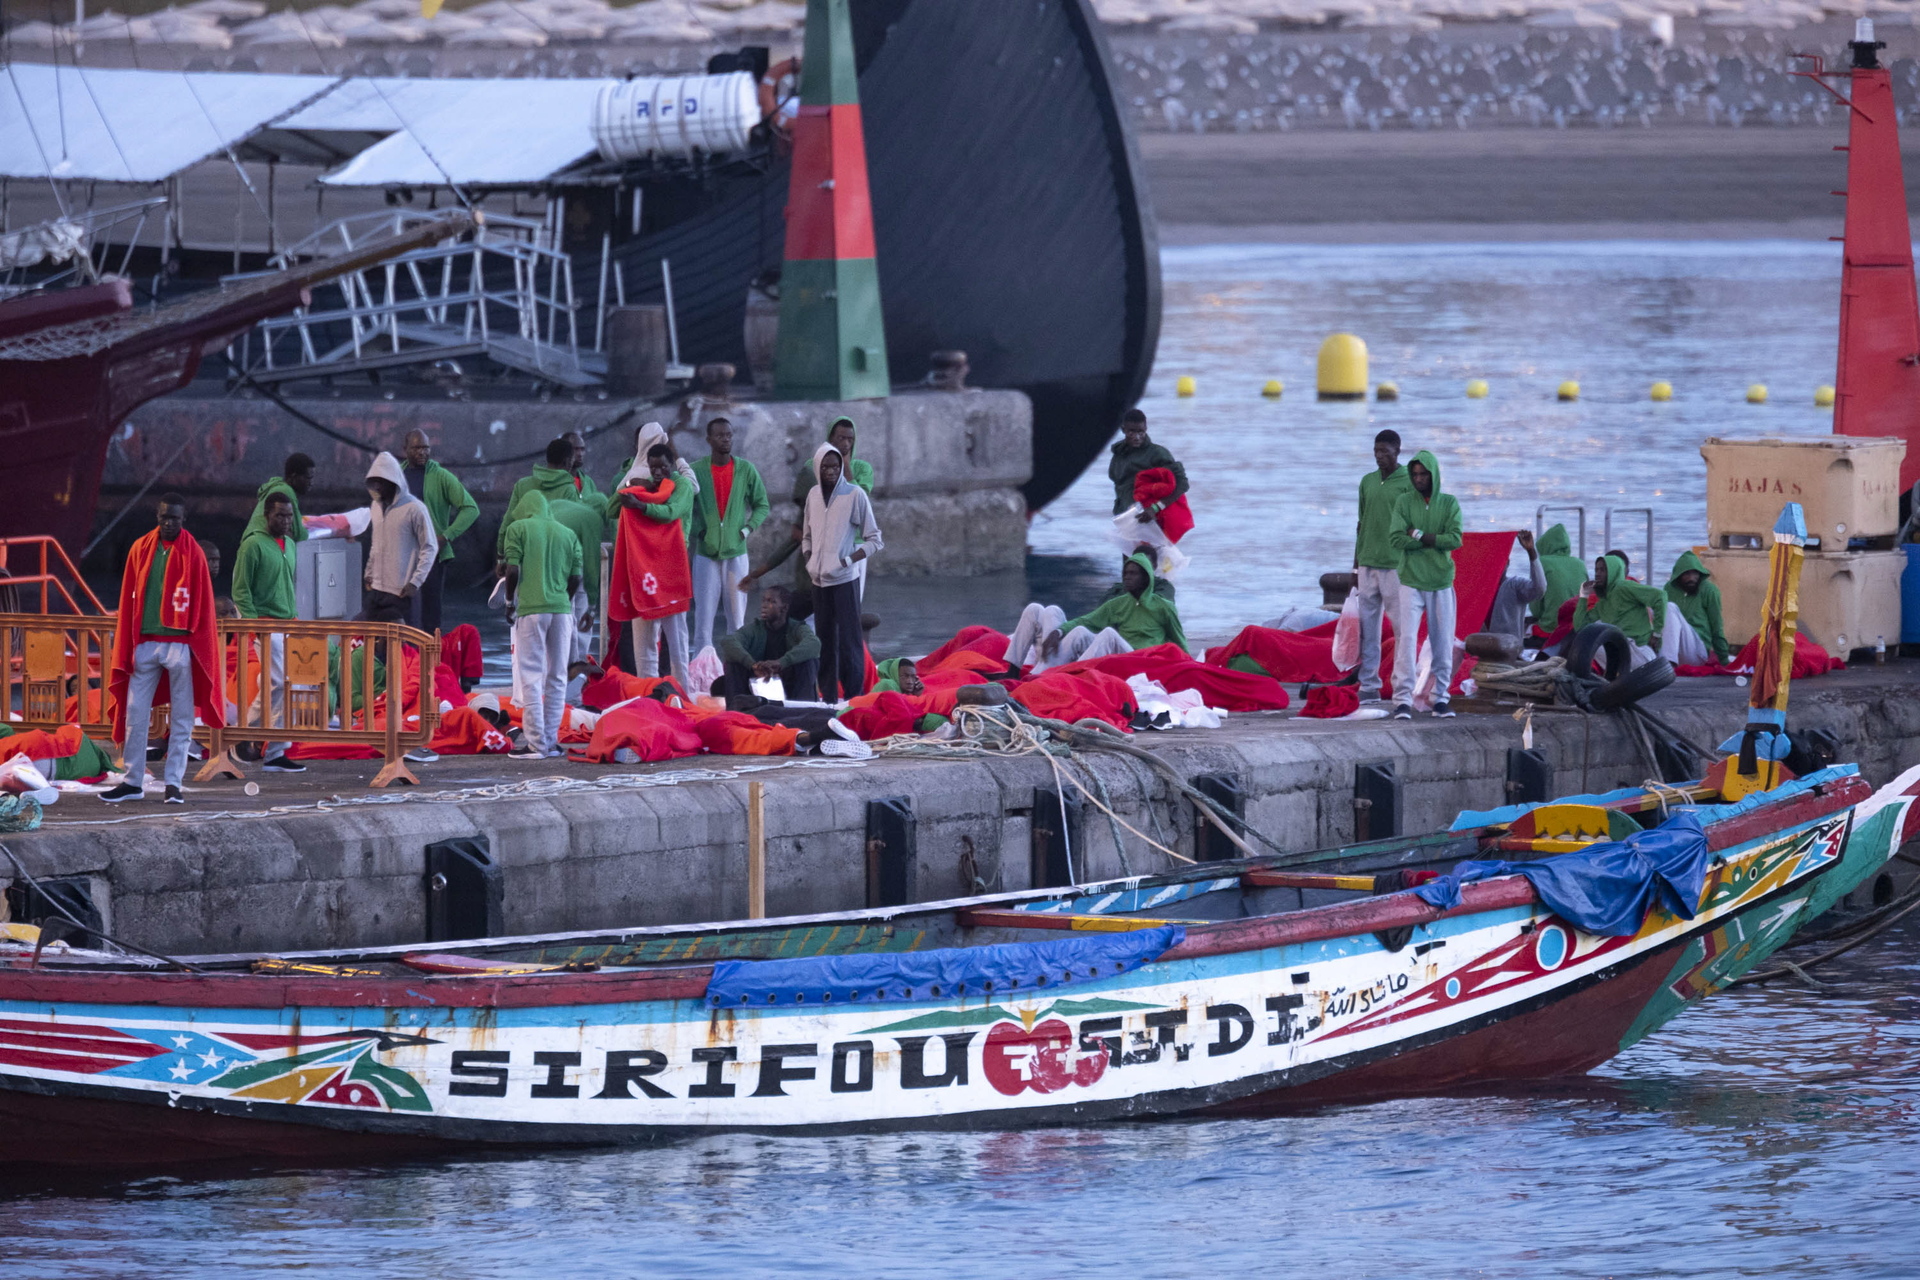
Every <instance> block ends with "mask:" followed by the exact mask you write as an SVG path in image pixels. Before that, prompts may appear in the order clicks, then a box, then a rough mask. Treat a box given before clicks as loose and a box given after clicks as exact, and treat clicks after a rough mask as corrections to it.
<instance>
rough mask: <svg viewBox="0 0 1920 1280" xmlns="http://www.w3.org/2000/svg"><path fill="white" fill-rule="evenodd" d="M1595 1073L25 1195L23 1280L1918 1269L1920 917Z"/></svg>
mask: <svg viewBox="0 0 1920 1280" xmlns="http://www.w3.org/2000/svg"><path fill="white" fill-rule="evenodd" d="M1818 972H1819V975H1820V977H1821V979H1822V980H1823V981H1824V982H1826V983H1829V984H1831V985H1832V986H1833V987H1834V988H1835V990H1834V991H1832V992H1822V993H1816V992H1813V991H1809V990H1806V989H1802V988H1796V987H1793V986H1765V987H1761V988H1757V989H1756V988H1747V989H1744V990H1740V991H1735V992H1730V993H1726V994H1723V995H1721V996H1717V997H1714V998H1713V999H1710V1000H1708V1001H1707V1002H1706V1003H1705V1004H1704V1005H1701V1006H1699V1007H1698V1008H1696V1009H1694V1010H1693V1011H1691V1012H1689V1013H1687V1014H1686V1015H1684V1016H1682V1017H1681V1018H1680V1019H1679V1020H1678V1021H1677V1022H1675V1023H1674V1024H1673V1025H1671V1026H1670V1027H1669V1028H1668V1029H1667V1030H1666V1031H1665V1032H1663V1033H1662V1034H1660V1035H1658V1036H1656V1037H1654V1038H1653V1039H1652V1040H1650V1041H1647V1042H1645V1043H1643V1044H1641V1045H1640V1046H1638V1047H1636V1048H1634V1049H1632V1050H1630V1051H1629V1052H1628V1053H1626V1054H1624V1055H1623V1056H1621V1057H1620V1058H1618V1059H1616V1060H1615V1061H1614V1062H1613V1063H1611V1064H1609V1065H1608V1066H1607V1067H1605V1068H1603V1069H1601V1070H1600V1071H1597V1072H1595V1073H1594V1074H1593V1075H1591V1076H1589V1077H1586V1078H1584V1079H1580V1080H1571V1081H1561V1082H1555V1083H1553V1084H1549V1085H1543V1086H1537V1087H1533V1088H1528V1089H1510V1090H1506V1091H1502V1092H1499V1093H1493V1094H1486V1095H1479V1096H1471V1097H1441V1098H1419V1099H1407V1100H1402V1101H1394V1102H1384V1103H1376V1104H1374V1105H1371V1106H1363V1107H1342V1108H1337V1109H1329V1110H1325V1111H1321V1112H1317V1113H1313V1114H1307V1115H1295V1116H1287V1117H1281V1118H1273V1119H1263V1120H1232V1121H1192V1122H1181V1123H1153V1124H1132V1125H1120V1126H1107V1127H1100V1128H1089V1129H1052V1130H1037V1131H1026V1132H1014V1133H988V1134H895V1135H885V1136H876V1137H840V1138H826V1139H818V1138H801V1139H795V1138H764V1137H745V1136H731V1137H718V1138H705V1139H697V1140H693V1141H689V1142H686V1143H683V1144H680V1145H677V1146H671V1147H667V1148H663V1149H654V1150H634V1151H590V1152H574V1153H560V1154H552V1155H544V1156H526V1157H517V1158H495V1159H466V1160H445V1161H437V1162H431V1163H405V1164H388V1165H381V1166H370V1167H361V1168H342V1169H331V1170H327V1171H323V1172H317V1173H312V1172H310V1173H277V1172H272V1171H259V1172H247V1173H233V1172H228V1171H221V1172H219V1173H215V1174H202V1175H199V1176H197V1177H192V1178H182V1177H150V1178H140V1179H134V1180H130V1181H122V1182H111V1183H91V1184H74V1183H70V1182H69V1183H59V1182H47V1181H44V1180H29V1181H25V1182H22V1181H20V1180H18V1179H15V1180H13V1181H12V1182H11V1183H10V1184H9V1185H8V1187H7V1193H8V1198H7V1200H6V1201H5V1202H4V1203H0V1233H4V1238H5V1240H6V1261H7V1266H6V1271H7V1274H9V1275H17V1276H23V1277H36V1278H38V1277H48V1278H53V1277H73V1278H75V1280H78V1278H81V1277H86V1278H94V1277H116V1278H117V1277H128V1276H172V1277H189V1276H192V1277H197V1276H208V1277H212V1276H241V1275H256V1274H262V1273H266V1272H277V1271H297V1272H298V1273H299V1274H301V1275H303V1276H315V1277H335V1276H338V1277H356V1278H357V1277H369V1276H379V1277H387V1276H423V1277H449V1278H459V1280H469V1278H471V1280H491V1278H492V1277H502V1278H504V1277H528V1276H551V1277H571V1276H642V1275H649V1276H650V1275H659V1276H758V1275H823V1276H856V1275H857V1276H866V1275H873V1276H889V1277H891V1276H902V1277H917V1276H973V1275H985V1276H1035V1275H1046V1276H1111V1275H1135V1276H1196V1277H1201V1276H1204V1277H1213V1276H1264V1275H1278V1276H1306V1277H1312V1278H1313V1280H1334V1278H1336V1277H1349V1276H1353V1277H1375V1276H1380V1277H1427V1276H1432V1277H1461V1276H1488V1277H1578V1278H1582V1280H1584V1278H1586V1277H1645V1276H1687V1277H1694V1276H1698V1277H1722V1276H1729V1277H1733V1276H1765V1277H1801V1276H1821V1277H1887V1278H1888V1280H1896V1278H1897V1280H1909V1278H1910V1277H1912V1276H1915V1275H1917V1274H1920V1167H1917V1166H1920V928H1907V929H1906V930H1905V931H1904V932H1901V931H1898V930H1896V931H1895V932H1893V933H1889V934H1887V935H1883V937H1882V938H1880V939H1877V940H1875V941H1874V942H1871V943H1868V944H1867V945H1865V946H1863V947H1861V948H1859V949H1857V950H1856V951H1854V952H1853V953H1851V954H1850V955H1848V956H1845V957H1843V958H1842V959H1840V960H1837V961H1835V962H1833V963H1832V964H1830V965H1828V966H1825V967H1823V968H1821V969H1820V970H1819V971H1818Z"/></svg>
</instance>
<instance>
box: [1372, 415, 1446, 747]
mask: <svg viewBox="0 0 1920 1280" xmlns="http://www.w3.org/2000/svg"><path fill="white" fill-rule="evenodd" d="M1407 483H1408V484H1409V485H1411V486H1412V488H1411V489H1410V490H1409V491H1408V492H1406V493H1403V494H1401V495H1400V496H1399V498H1397V499H1395V501H1394V504H1393V523H1392V526H1391V527H1390V528H1389V529H1388V531H1387V542H1388V545H1390V546H1391V547H1392V548H1393V549H1394V550H1395V551H1398V552H1399V553H1400V585H1401V587H1402V588H1403V589H1404V591H1405V595H1406V600H1407V629H1406V630H1405V631H1399V632H1396V633H1395V638H1394V645H1393V717H1394V719H1396V720H1411V719H1412V718H1413V692H1414V689H1413V678H1414V671H1415V668H1416V666H1417V664H1418V661H1419V653H1418V646H1416V645H1414V644H1413V643H1412V639H1413V636H1414V634H1415V633H1416V630H1417V629H1418V627H1419V625H1420V623H1419V618H1420V615H1421V614H1425V615H1426V619H1427V639H1428V642H1429V643H1428V646H1427V647H1428V648H1429V649H1430V650H1431V651H1432V653H1433V690H1434V693H1433V714H1434V715H1435V716H1436V717H1437V718H1439V719H1442V720H1444V719H1447V718H1449V717H1451V716H1452V715H1453V707H1452V706H1451V705H1449V703H1448V701H1447V694H1448V691H1449V690H1451V689H1452V687H1453V640H1454V636H1453V623H1454V614H1455V610H1456V605H1455V602H1454V597H1453V553H1454V552H1455V551H1457V550H1459V549H1460V543H1461V542H1462V541H1463V537H1462V528H1461V520H1460V503H1459V501H1458V499H1456V498H1455V497H1454V496H1453V495H1452V494H1450V493H1447V492H1445V491H1443V490H1442V489H1441V486H1440V461H1439V459H1437V458H1435V457H1434V456H1433V453H1432V452H1431V451H1430V450H1427V449H1422V450H1421V451H1420V452H1418V453H1416V454H1414V455H1413V461H1412V462H1410V463H1408V464H1407Z"/></svg>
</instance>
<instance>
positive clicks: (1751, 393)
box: [1747, 382, 1767, 404]
mask: <svg viewBox="0 0 1920 1280" xmlns="http://www.w3.org/2000/svg"><path fill="white" fill-rule="evenodd" d="M1766 402H1767V384H1766V383H1764V382H1756V383H1754V384H1753V385H1752V386H1750V387H1748V388H1747V403H1748V404H1765V403H1766Z"/></svg>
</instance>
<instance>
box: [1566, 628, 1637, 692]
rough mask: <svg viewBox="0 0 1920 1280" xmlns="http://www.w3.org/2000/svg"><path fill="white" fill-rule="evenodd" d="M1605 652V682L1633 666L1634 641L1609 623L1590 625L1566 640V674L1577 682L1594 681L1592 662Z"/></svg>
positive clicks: (1617, 676)
mask: <svg viewBox="0 0 1920 1280" xmlns="http://www.w3.org/2000/svg"><path fill="white" fill-rule="evenodd" d="M1602 652H1604V653H1605V654H1606V657H1607V663H1606V673H1607V674H1606V679H1608V680H1609V681H1613V680H1618V679H1620V678H1621V677H1622V676H1625V675H1626V674H1627V668H1629V667H1631V666H1632V665H1633V642H1632V641H1631V640H1629V639H1627V633H1626V632H1624V631H1622V630H1621V629H1620V628H1618V627H1616V626H1614V625H1613V624H1612V623H1610V622H1589V623H1588V624H1587V625H1586V626H1584V627H1582V628H1580V630H1578V631H1576V632H1575V633H1574V635H1573V639H1571V640H1569V641H1567V674H1568V675H1570V676H1574V677H1575V678H1577V679H1585V680H1591V679H1594V674H1593V660H1594V659H1595V658H1596V657H1599V656H1600V654H1601V653H1602Z"/></svg>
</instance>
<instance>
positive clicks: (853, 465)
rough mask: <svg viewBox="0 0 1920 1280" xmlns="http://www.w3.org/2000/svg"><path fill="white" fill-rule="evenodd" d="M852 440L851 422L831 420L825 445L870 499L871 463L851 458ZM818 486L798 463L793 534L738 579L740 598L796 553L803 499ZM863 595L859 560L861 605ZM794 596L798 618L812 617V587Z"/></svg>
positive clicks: (809, 467)
mask: <svg viewBox="0 0 1920 1280" xmlns="http://www.w3.org/2000/svg"><path fill="white" fill-rule="evenodd" d="M854 437H855V431H854V425H853V419H852V418H848V417H839V418H835V419H834V420H833V421H832V422H831V423H829V424H828V426H827V443H828V444H830V445H832V446H833V447H834V448H835V449H838V450H839V451H840V456H841V457H842V458H845V459H846V460H847V465H846V478H847V480H848V481H849V482H851V483H852V484H854V485H855V486H856V487H858V488H859V489H860V491H861V492H862V493H864V494H866V495H867V496H868V497H869V498H871V497H872V496H873V466H872V464H871V463H868V462H866V461H864V460H862V459H860V458H856V457H854V456H853V446H854ZM819 483H820V475H819V473H818V472H817V471H815V469H814V465H813V463H811V462H803V463H801V464H800V470H799V471H798V472H796V473H795V474H794V477H793V505H794V506H795V507H796V508H798V511H799V519H798V520H796V522H795V523H794V526H793V532H792V533H791V534H789V535H788V537H787V540H786V541H785V542H783V543H781V544H780V545H779V546H777V547H775V548H774V549H773V554H772V555H770V556H768V557H767V558H766V560H764V561H763V562H762V563H761V565H760V567H759V568H757V569H755V570H753V571H752V572H750V573H748V574H747V576H746V577H744V578H742V579H740V591H741V593H742V594H743V595H744V594H745V593H747V592H750V591H752V590H753V589H754V588H755V587H757V586H759V585H760V579H762V578H764V577H766V576H767V574H769V573H771V572H772V571H773V570H775V569H777V568H779V567H780V566H781V565H783V564H785V563H786V560H787V557H788V556H790V555H792V554H793V553H794V552H796V551H798V550H799V549H800V530H801V525H802V524H803V523H804V522H805V520H806V514H807V495H808V494H810V493H812V492H813V491H814V489H815V487H816V486H818V485H819ZM866 594H867V572H866V561H864V560H862V561H861V562H860V598H861V600H862V601H864V600H865V599H866ZM794 596H795V597H796V602H797V603H800V604H801V605H802V606H803V607H802V608H801V611H800V612H801V616H803V617H807V616H811V615H812V613H813V587H812V585H811V584H809V583H807V582H805V581H802V582H801V583H800V584H799V587H798V588H797V589H796V590H795V592H794ZM801 597H805V598H804V600H802V599H800V598H801Z"/></svg>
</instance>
